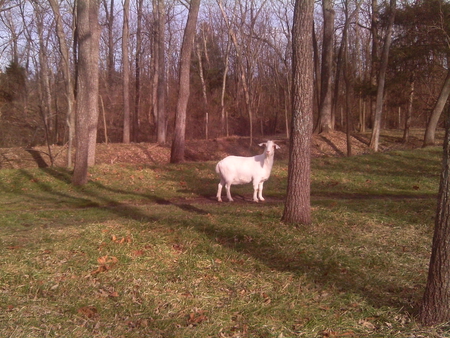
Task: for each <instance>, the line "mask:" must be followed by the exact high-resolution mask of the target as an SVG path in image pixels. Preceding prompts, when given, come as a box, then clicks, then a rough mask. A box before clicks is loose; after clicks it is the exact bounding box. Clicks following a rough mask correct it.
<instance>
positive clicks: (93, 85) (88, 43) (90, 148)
mask: <svg viewBox="0 0 450 338" xmlns="http://www.w3.org/2000/svg"><path fill="white" fill-rule="evenodd" d="M76 6H77V32H78V39H77V41H78V63H77V67H78V70H77V105H76V130H77V135H76V154H75V167H74V171H73V177H72V182H73V184H75V185H83V184H85V183H87V173H88V167H89V166H92V165H94V164H95V146H96V142H97V121H98V74H99V67H98V60H99V37H100V26H99V24H98V7H99V3H98V0H78V1H77V3H76Z"/></svg>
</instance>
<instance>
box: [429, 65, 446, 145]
mask: <svg viewBox="0 0 450 338" xmlns="http://www.w3.org/2000/svg"><path fill="white" fill-rule="evenodd" d="M449 60H450V57H449ZM449 95H450V69H449V70H448V72H447V77H446V79H445V81H444V84H443V85H442V89H441V92H440V94H439V97H438V98H437V100H436V103H435V105H434V108H433V111H432V112H431V117H430V119H429V121H428V124H427V128H426V129H425V137H424V140H423V146H424V147H427V146H432V145H434V144H435V133H436V128H437V125H438V122H439V118H440V117H441V113H442V111H443V110H444V107H445V104H446V102H447V99H448V97H449Z"/></svg>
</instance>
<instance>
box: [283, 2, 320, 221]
mask: <svg viewBox="0 0 450 338" xmlns="http://www.w3.org/2000/svg"><path fill="white" fill-rule="evenodd" d="M313 9H314V0H296V2H295V9H294V22H293V28H292V35H293V39H292V51H293V55H292V73H293V75H292V76H293V81H292V82H293V83H292V86H293V89H292V126H291V144H290V149H289V169H288V188H287V194H286V203H285V207H284V212H283V217H282V221H283V222H285V223H289V224H309V223H311V203H310V201H311V197H310V184H311V178H310V173H311V169H310V166H311V134H312V127H313V116H312V111H313V100H314V97H313V96H314V95H313V88H314V84H313V82H314V79H313V74H314V70H313V69H314V63H313V50H312V25H313Z"/></svg>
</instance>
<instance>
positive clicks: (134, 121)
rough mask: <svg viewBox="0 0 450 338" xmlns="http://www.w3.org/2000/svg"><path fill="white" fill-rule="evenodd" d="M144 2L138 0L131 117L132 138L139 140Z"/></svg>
mask: <svg viewBox="0 0 450 338" xmlns="http://www.w3.org/2000/svg"><path fill="white" fill-rule="evenodd" d="M142 2H143V0H137V3H136V6H137V18H136V20H137V28H136V55H135V75H136V82H135V92H136V93H135V97H134V114H133V116H132V118H131V130H132V132H131V140H132V141H133V142H138V141H139V111H140V106H141V54H142V50H141V49H142Z"/></svg>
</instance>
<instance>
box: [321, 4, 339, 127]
mask: <svg viewBox="0 0 450 338" xmlns="http://www.w3.org/2000/svg"><path fill="white" fill-rule="evenodd" d="M322 7H323V43H322V68H321V74H320V79H321V85H320V104H319V123H318V125H317V131H318V132H319V133H322V132H324V133H326V132H329V131H330V130H333V129H334V126H333V123H332V118H331V114H332V108H333V104H332V99H333V96H332V93H333V92H332V68H333V49H334V46H333V45H334V14H335V13H334V9H333V3H332V1H331V0H322Z"/></svg>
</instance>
